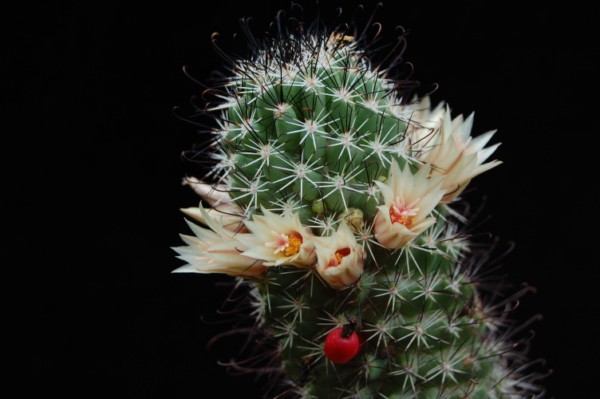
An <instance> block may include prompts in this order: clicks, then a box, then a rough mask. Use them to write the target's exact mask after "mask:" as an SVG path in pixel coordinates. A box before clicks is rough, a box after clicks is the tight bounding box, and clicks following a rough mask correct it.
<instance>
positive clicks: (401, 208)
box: [374, 161, 445, 249]
mask: <svg viewBox="0 0 600 399" xmlns="http://www.w3.org/2000/svg"><path fill="white" fill-rule="evenodd" d="M429 174H430V169H429V168H428V167H421V168H420V169H419V171H418V172H417V173H416V174H414V175H413V173H412V172H411V170H410V168H409V167H406V166H405V167H404V170H402V169H400V167H399V166H398V163H397V162H396V161H393V162H392V166H391V167H390V174H389V176H388V179H387V181H386V183H382V182H376V184H377V185H378V186H379V189H380V190H381V193H382V195H383V205H381V206H378V207H377V210H378V212H377V215H376V216H375V225H374V229H375V238H376V239H377V241H379V243H380V244H381V245H383V246H384V247H385V248H391V249H398V248H402V247H405V246H406V245H408V244H409V243H410V242H411V241H412V240H413V239H414V238H415V237H417V236H418V235H419V234H421V233H422V232H423V231H425V229H427V228H428V227H429V226H431V225H432V224H434V223H435V217H433V216H430V215H431V211H432V210H433V209H434V208H435V207H436V205H438V203H439V202H440V200H441V199H442V197H443V196H444V193H445V192H444V191H443V190H442V188H441V187H442V179H441V177H429Z"/></svg>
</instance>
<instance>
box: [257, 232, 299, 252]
mask: <svg viewBox="0 0 600 399" xmlns="http://www.w3.org/2000/svg"><path fill="white" fill-rule="evenodd" d="M271 233H272V234H273V235H274V236H275V238H276V239H275V241H271V242H267V243H265V247H267V248H273V249H275V251H273V253H274V254H275V255H277V254H279V253H283V255H284V256H293V255H296V254H297V253H298V252H300V247H301V246H302V243H303V242H304V240H303V239H302V235H300V234H299V233H297V232H295V231H294V232H293V233H291V234H289V235H288V234H284V233H278V232H276V231H271Z"/></svg>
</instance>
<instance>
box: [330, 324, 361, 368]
mask: <svg viewBox="0 0 600 399" xmlns="http://www.w3.org/2000/svg"><path fill="white" fill-rule="evenodd" d="M344 330H346V331H344ZM344 333H345V334H344ZM323 351H324V352H325V356H327V358H328V359H329V360H331V361H332V362H333V363H335V364H346V363H348V362H349V361H350V360H352V358H354V356H356V355H357V354H358V352H359V351H360V338H359V337H358V334H357V333H356V331H348V329H344V327H338V328H336V329H335V330H333V331H330V332H329V334H327V338H325V347H324V348H323Z"/></svg>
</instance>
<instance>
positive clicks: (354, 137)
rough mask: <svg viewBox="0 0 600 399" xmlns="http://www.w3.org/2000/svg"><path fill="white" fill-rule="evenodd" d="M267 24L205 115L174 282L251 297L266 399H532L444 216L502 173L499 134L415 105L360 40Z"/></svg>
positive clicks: (457, 220)
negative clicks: (207, 134) (473, 188)
mask: <svg viewBox="0 0 600 399" xmlns="http://www.w3.org/2000/svg"><path fill="white" fill-rule="evenodd" d="M278 22H279V23H278V24H277V25H278V29H279V30H278V31H277V32H276V35H273V36H272V37H269V38H267V39H265V40H264V41H262V42H256V43H254V44H253V54H252V56H250V57H249V58H243V59H237V60H235V61H233V64H232V66H231V68H230V70H229V72H230V74H229V76H228V77H227V78H226V80H225V81H224V82H223V84H222V85H221V86H220V87H219V89H220V90H219V91H218V92H219V94H218V98H219V101H218V102H216V103H210V104H208V105H207V110H208V111H209V112H210V113H211V114H212V115H213V116H214V117H215V120H216V122H217V125H218V127H217V128H215V129H214V131H213V132H211V135H212V136H211V137H212V138H213V141H212V142H211V143H212V145H211V147H210V148H209V149H210V151H212V156H213V159H214V160H215V162H214V167H213V168H212V170H211V171H210V173H209V174H208V176H206V177H205V178H204V179H203V180H198V179H195V178H188V179H186V183H187V184H189V185H190V186H191V187H192V188H193V189H195V191H196V192H197V193H198V194H199V195H200V197H201V198H202V200H203V203H201V204H200V205H199V206H198V207H193V208H187V209H184V210H183V211H184V213H185V215H186V216H187V217H188V220H193V222H192V221H188V224H189V226H190V229H191V231H192V232H193V235H182V238H183V241H184V242H185V244H186V245H185V246H180V247H177V248H175V250H176V251H177V252H178V254H179V257H180V258H181V259H183V260H184V261H185V262H186V263H187V264H186V265H185V266H182V267H181V268H179V269H177V270H176V272H196V273H224V274H227V275H230V276H234V277H236V279H237V281H238V285H239V286H244V287H246V289H247V293H248V295H247V297H246V300H247V301H248V303H249V304H251V306H252V307H251V310H250V311H248V310H246V312H247V313H248V314H250V315H251V316H252V317H253V318H254V319H255V321H254V323H253V328H251V329H250V330H251V335H252V336H253V337H254V338H256V337H257V336H258V334H261V337H262V338H261V339H260V341H261V342H264V344H265V346H269V348H270V351H269V352H268V356H272V359H270V360H268V361H267V363H268V365H269V367H264V366H261V367H257V371H261V370H262V371H263V372H266V373H270V374H272V375H273V376H277V378H273V379H274V380H277V387H274V388H273V390H271V391H270V394H271V395H273V396H275V395H276V394H279V395H280V396H277V397H300V398H346V397H360V398H390V399H391V398H395V399H401V398H406V399H408V398H419V399H429V398H448V399H460V398H471V399H478V398H526V397H539V396H540V395H541V394H540V393H539V392H540V391H539V388H538V387H537V386H536V385H535V384H534V383H533V382H532V379H533V377H534V376H532V375H531V374H528V372H527V371H526V370H525V366H524V364H525V365H526V363H525V361H524V359H523V356H522V354H521V353H520V352H518V351H517V350H516V347H515V345H514V344H513V342H511V337H512V336H511V333H510V332H509V331H508V330H507V329H506V328H505V327H506V326H505V321H506V320H505V312H504V311H503V309H502V306H503V304H505V303H506V301H505V302H503V303H500V304H497V303H493V302H489V301H487V300H486V296H485V295H484V294H483V293H482V292H481V291H480V289H479V287H478V284H477V282H478V275H477V272H478V268H479V266H480V263H482V262H481V260H480V259H476V256H475V254H473V253H472V251H471V248H472V246H471V244H470V242H469V240H468V236H467V235H466V234H464V233H462V232H461V231H462V229H463V226H464V221H465V216H464V215H462V214H461V213H460V211H459V209H460V207H457V206H456V204H457V203H458V201H457V199H458V198H459V195H460V194H461V193H462V192H463V190H464V189H465V187H466V186H467V185H468V184H469V182H470V181H471V179H472V178H474V177H475V176H477V175H479V174H481V173H483V172H485V171H487V170H489V169H491V168H493V167H495V166H497V165H498V164H499V163H500V162H499V161H496V160H493V161H490V162H486V161H487V159H488V158H489V157H490V156H491V155H492V153H493V152H494V150H495V149H496V148H497V146H498V144H494V145H491V146H487V145H488V142H489V141H490V139H491V138H492V136H493V135H494V132H488V133H485V134H483V135H479V136H477V137H471V135H470V133H471V127H472V123H473V115H470V116H468V117H467V118H463V116H456V117H454V118H453V117H452V116H451V112H450V108H449V107H448V106H447V105H445V104H439V105H437V106H436V107H434V108H432V107H431V103H430V99H429V97H427V96H424V97H422V98H416V97H411V96H410V95H409V93H408V90H404V89H403V85H402V84H401V83H402V82H401V81H398V80H394V79H393V78H392V77H390V74H389V71H390V70H391V69H392V68H391V67H392V66H393V65H392V66H390V65H388V67H387V68H386V67H382V66H374V65H372V63H371V62H370V60H369V58H368V57H367V51H368V49H369V48H368V45H366V44H365V40H364V37H362V36H356V35H354V34H351V33H349V31H347V30H342V29H326V28H323V27H321V26H320V25H318V24H317V25H314V26H313V27H312V28H304V27H303V26H302V25H300V26H299V27H297V28H295V29H291V28H288V27H286V26H285V24H281V20H279V21H278ZM249 364H250V363H244V367H249ZM240 367H241V366H240ZM286 395H287V396H286Z"/></svg>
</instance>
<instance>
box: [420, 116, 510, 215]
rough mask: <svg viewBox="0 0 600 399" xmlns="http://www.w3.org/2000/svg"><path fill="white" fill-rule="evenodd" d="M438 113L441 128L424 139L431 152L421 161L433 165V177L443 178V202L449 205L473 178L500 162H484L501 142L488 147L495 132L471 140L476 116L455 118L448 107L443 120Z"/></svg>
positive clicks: (427, 152)
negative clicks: (428, 138) (427, 138)
mask: <svg viewBox="0 0 600 399" xmlns="http://www.w3.org/2000/svg"><path fill="white" fill-rule="evenodd" d="M435 114H436V115H437V116H438V117H437V118H436V120H437V121H439V124H440V125H439V129H438V131H437V132H435V134H432V135H431V140H424V141H427V142H428V143H427V146H428V147H429V148H430V150H429V151H425V152H424V153H423V156H422V157H421V160H422V161H424V162H426V163H430V164H431V165H433V173H432V175H434V176H436V175H439V176H443V177H444V183H443V185H442V187H443V189H444V191H445V192H446V193H445V194H444V197H443V198H442V201H441V202H442V203H448V202H452V201H453V200H454V199H455V198H456V197H458V196H459V195H460V194H461V193H462V192H463V190H464V189H465V188H466V187H467V185H468V184H469V182H470V181H471V179H472V178H474V177H475V176H477V175H479V174H481V173H483V172H486V171H488V170H490V169H492V168H494V167H496V166H498V165H499V164H500V163H501V162H500V161H497V160H494V161H491V162H488V163H484V162H485V161H486V160H487V159H488V158H489V157H490V156H491V155H492V154H493V153H494V151H495V150H496V148H498V146H499V145H500V143H497V144H494V145H492V146H490V147H487V148H485V146H486V144H487V143H488V142H489V141H490V139H491V138H492V137H493V136H494V134H495V133H496V131H495V130H493V131H490V132H487V133H484V134H482V135H480V136H477V137H475V138H473V137H471V129H472V127H473V114H471V115H470V116H469V117H467V119H464V118H463V116H462V115H459V116H457V117H456V118H454V119H452V116H451V115H450V109H449V108H448V107H446V111H445V112H444V114H443V117H441V118H440V117H439V112H437V113H435ZM434 122H435V120H434Z"/></svg>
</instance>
